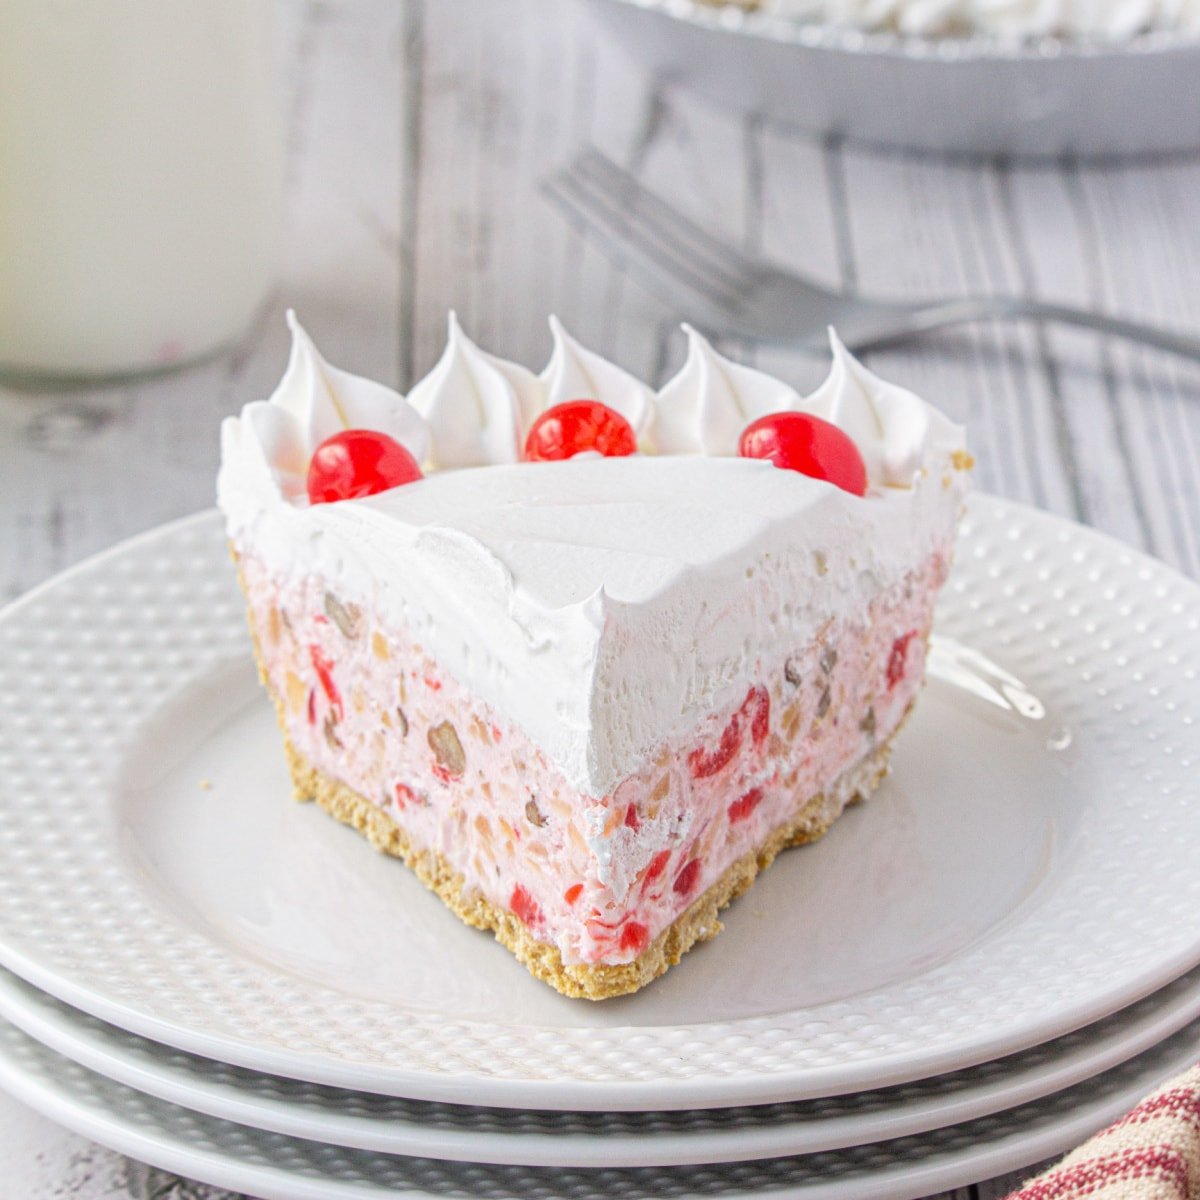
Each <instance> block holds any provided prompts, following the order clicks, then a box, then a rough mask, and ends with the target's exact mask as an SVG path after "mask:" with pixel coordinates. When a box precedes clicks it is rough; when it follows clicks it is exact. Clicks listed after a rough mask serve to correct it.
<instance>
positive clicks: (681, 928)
mask: <svg viewBox="0 0 1200 1200" xmlns="http://www.w3.org/2000/svg"><path fill="white" fill-rule="evenodd" d="M901 724H903V722H901ZM892 736H893V738H894V736H895V734H893V735H892ZM891 742H892V739H891V738H889V739H888V741H886V742H884V743H882V744H880V745H879V746H877V747H876V748H875V749H874V750H873V751H872V752H871V754H869V755H868V756H867V757H866V758H864V759H863V760H861V761H860V762H859V763H857V764H856V765H854V766H852V767H851V768H850V769H849V770H847V771H846V772H844V773H843V774H842V776H841V778H840V779H838V780H837V782H836V783H835V784H834V785H833V787H831V788H830V789H829V791H828V792H826V793H824V794H821V795H818V796H814V797H812V798H811V799H809V800H808V801H806V802H805V803H804V804H803V806H802V807H801V809H800V811H799V813H798V814H797V815H796V816H795V818H794V819H793V820H792V821H790V822H789V823H788V824H787V825H785V826H782V827H780V828H779V829H776V830H775V831H774V832H773V833H772V834H771V836H770V837H769V838H768V839H767V841H766V842H765V843H764V844H763V845H762V846H760V847H759V848H758V849H757V850H752V851H750V852H748V853H747V854H744V855H743V856H742V857H741V858H739V859H738V860H737V861H736V862H734V863H733V864H732V865H731V866H730V867H729V868H728V870H726V871H725V873H724V874H723V875H722V876H721V877H720V878H719V879H718V880H717V881H716V882H715V883H714V884H712V886H711V887H709V888H708V890H707V891H706V892H704V893H703V894H702V895H700V896H699V897H698V898H697V899H696V900H695V901H693V903H692V904H691V905H690V906H689V907H688V908H687V909H686V911H684V912H683V913H682V914H681V915H680V916H679V917H678V918H676V920H675V921H674V922H673V923H672V924H671V925H669V926H668V927H667V928H666V929H664V930H663V932H662V933H660V934H659V935H658V937H657V938H655V939H654V941H653V942H651V943H650V945H649V946H647V947H646V949H645V950H643V951H642V953H641V954H640V955H639V956H638V957H637V958H636V959H634V960H633V961H632V962H629V963H622V964H619V965H615V966H613V965H606V964H602V963H600V964H592V965H589V964H582V963H564V962H563V960H562V957H561V956H560V954H559V952H558V950H557V949H556V948H555V947H554V946H550V945H547V944H546V943H545V942H539V941H538V940H536V939H535V938H533V937H532V936H531V935H530V933H529V931H528V930H527V929H526V927H525V925H524V924H523V923H522V922H521V921H520V920H519V919H518V918H517V917H516V916H515V915H514V914H513V913H511V912H509V911H508V910H507V909H503V908H497V907H496V906H495V905H493V904H490V903H489V902H488V901H487V900H485V899H483V898H482V897H480V896H471V895H468V894H467V892H466V889H465V888H464V880H463V877H462V876H461V875H459V874H458V873H457V872H455V871H454V869H453V868H452V867H451V866H450V864H449V863H447V862H446V860H445V859H444V858H442V856H441V855H440V854H437V853H435V852H432V851H427V850H418V849H416V848H415V847H414V846H413V845H412V844H411V842H410V841H409V839H408V836H407V834H406V833H405V832H404V830H403V829H401V828H400V827H399V826H398V825H397V824H396V823H395V821H393V820H392V818H391V817H390V816H388V814H387V813H386V812H384V811H383V810H382V809H381V808H379V807H378V806H376V805H374V804H372V803H370V801H368V800H365V799H363V797H362V796H360V795H358V793H357V792H355V791H353V790H352V789H350V788H348V787H347V786H346V785H345V784H343V783H340V782H338V781H337V780H336V779H332V778H331V777H329V776H328V775H326V774H324V773H323V772H322V771H319V770H317V769H316V768H315V767H313V766H311V765H310V764H309V763H308V762H307V761H306V760H305V759H304V758H303V757H302V756H301V755H300V754H299V753H297V751H296V750H295V748H294V747H293V746H292V744H291V742H290V741H289V740H288V739H287V738H286V737H285V739H284V745H285V749H286V751H287V759H288V767H289V770H290V771H291V775H292V783H293V786H294V787H295V792H296V799H297V800H301V801H307V800H312V801H315V802H316V803H317V804H318V805H320V807H321V808H323V809H324V810H325V811H326V812H327V813H329V815H330V816H332V817H334V818H336V819H337V820H338V821H341V822H342V823H343V824H345V825H349V826H351V827H352V828H354V829H357V830H358V831H359V833H362V834H364V835H365V836H366V838H367V840H368V841H369V842H370V843H371V845H373V846H374V847H375V848H376V849H377V850H381V851H382V852H383V853H385V854H390V855H392V856H393V857H395V858H399V859H401V860H402V861H403V862H405V863H406V864H407V865H408V866H409V867H410V868H411V869H412V870H413V871H414V872H415V874H416V876H417V878H418V879H419V880H420V881H421V882H422V883H423V884H424V885H425V886H426V887H427V888H429V890H430V891H432V892H434V893H435V894H436V895H437V896H439V897H440V898H441V900H442V901H443V903H445V905H446V906H447V907H448V908H449V909H450V910H451V911H452V912H453V913H455V914H456V915H457V916H458V917H460V918H461V919H462V920H463V921H465V922H466V923H467V924H468V925H472V926H474V927H475V928H477V929H490V930H491V931H492V933H493V934H495V937H496V940H497V941H498V942H499V943H500V944H501V945H502V946H504V947H506V948H507V949H508V950H510V951H511V952H512V953H513V954H514V955H516V957H517V959H518V960H519V961H520V962H522V963H524V965H525V966H526V967H527V968H528V969H529V971H530V972H531V973H532V974H533V975H534V976H535V977H536V978H538V979H540V980H542V981H543V982H545V983H548V984H549V985H550V986H551V987H552V988H554V989H555V990H556V991H558V992H561V993H562V994H563V995H564V996H571V997H575V998H579V999H586V1000H605V999H608V998H610V997H612V996H624V995H628V994H629V993H631V992H636V991H637V990H638V989H639V988H642V987H644V986H645V985H646V984H647V983H649V982H650V981H651V980H653V979H656V978H658V976H659V975H662V974H663V973H664V972H665V971H666V970H667V969H668V968H669V967H672V966H674V965H675V964H676V963H677V962H679V960H680V959H681V958H682V957H683V956H684V954H686V953H687V952H688V951H689V950H690V949H691V948H692V947H693V946H695V945H697V944H698V943H700V942H706V941H708V940H709V939H710V938H713V937H716V935H717V934H718V933H720V932H721V928H722V925H721V922H720V920H719V919H718V913H719V912H720V911H721V909H723V908H725V907H726V906H727V905H728V904H730V903H731V902H732V901H733V900H735V899H736V898H737V897H738V896H740V895H741V894H742V893H743V892H745V891H746V889H747V888H749V886H750V885H751V884H752V883H753V882H754V880H755V877H756V876H757V875H758V873H759V872H760V871H764V870H766V868H767V867H769V866H770V865H771V863H772V862H773V861H774V859H775V856H776V855H777V854H779V853H780V851H782V850H786V849H788V848H789V847H791V846H801V845H804V844H805V843H806V842H812V841H816V839H817V838H819V837H821V836H822V834H824V833H825V832H826V831H827V830H828V829H829V827H830V826H831V825H832V824H833V823H834V821H836V820H837V818H838V817H839V816H840V815H841V813H842V811H843V810H844V809H845V808H846V806H847V805H848V804H849V803H851V802H852V801H854V800H856V799H865V798H866V797H867V796H869V795H870V794H871V792H872V791H874V790H875V788H876V787H877V786H878V784H879V783H880V782H881V780H882V779H883V778H884V776H885V775H886V774H887V771H888V756H889V754H890V751H891Z"/></svg>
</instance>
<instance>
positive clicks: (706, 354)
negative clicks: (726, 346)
mask: <svg viewBox="0 0 1200 1200" xmlns="http://www.w3.org/2000/svg"><path fill="white" fill-rule="evenodd" d="M683 328H684V332H685V333H686V334H687V338H688V350H687V358H686V359H685V361H684V364H683V367H682V369H681V370H680V372H679V374H678V375H676V376H675V378H674V379H672V380H671V381H670V382H669V383H668V384H667V385H666V386H665V387H664V388H663V389H662V391H661V392H659V393H658V398H657V401H656V408H657V412H656V417H655V442H656V444H657V446H658V449H659V451H660V452H661V453H663V454H736V453H737V448H738V438H739V437H740V436H741V433H742V430H743V429H745V428H746V426H747V425H749V424H750V422H751V421H757V420H758V418H759V417H765V416H766V415H767V414H768V413H775V412H785V411H787V410H788V409H797V408H800V407H801V401H800V396H799V394H798V393H797V392H796V391H795V390H794V389H793V388H790V387H788V385H787V384H786V383H784V382H783V381H782V380H779V379H776V378H774V377H773V376H771V375H767V374H765V373H764V372H762V371H756V370H754V369H753V368H752V367H746V366H743V365H742V364H741V363H736V362H733V361H732V360H731V359H728V358H724V357H723V356H722V355H720V354H718V353H717V352H716V350H714V349H713V347H712V345H711V344H710V343H709V342H708V341H707V339H705V338H704V337H703V336H702V335H701V334H699V333H697V332H696V331H695V330H694V329H693V328H692V327H691V326H690V325H685V326H684V327H683Z"/></svg>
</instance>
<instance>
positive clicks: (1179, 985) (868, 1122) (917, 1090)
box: [0, 971, 1200, 1167]
mask: <svg viewBox="0 0 1200 1200" xmlns="http://www.w3.org/2000/svg"><path fill="white" fill-rule="evenodd" d="M0 1017H3V1018H4V1019H5V1020H8V1021H11V1022H12V1023H13V1024H14V1025H16V1026H17V1027H18V1028H19V1029H21V1030H22V1031H23V1032H24V1033H27V1034H29V1035H30V1036H31V1037H33V1038H35V1039H36V1040H37V1041H39V1042H41V1043H42V1044H43V1045H46V1046H48V1047H49V1048H50V1049H52V1050H55V1051H57V1052H58V1053H60V1054H63V1055H65V1056H66V1057H67V1058H69V1059H71V1060H72V1061H74V1062H77V1063H79V1064H80V1065H81V1066H84V1067H87V1068H88V1069H89V1070H93V1071H96V1072H97V1073H99V1074H101V1075H104V1076H106V1077H107V1078H109V1079H113V1080H116V1081H117V1082H118V1083H124V1084H128V1085H129V1086H130V1087H132V1088H135V1089H136V1090H138V1091H141V1092H146V1093H148V1094H149V1095H151V1096H155V1097H157V1098H158V1099H160V1100H167V1101H170V1102H171V1103H174V1104H178V1105H181V1106H182V1107H184V1108H189V1109H192V1110H193V1111H195V1112H201V1113H206V1114H207V1115H209V1116H213V1117H221V1118H223V1119H225V1120H229V1121H235V1122H237V1123H238V1124H240V1125H249V1126H252V1127H253V1128H255V1129H265V1130H270V1131H271V1132H273V1133H283V1134H288V1135H290V1136H292V1137H299V1138H305V1139H308V1140H310V1141H318V1142H326V1143H330V1144H332V1145H337V1146H348V1147H351V1148H354V1149H360V1150H374V1151H379V1152H382V1153H386V1154H408V1155H417V1156H421V1157H425V1158H440V1159H449V1160H453V1161H457V1162H482V1163H508V1164H514V1165H520V1166H543V1167H546V1166H562V1167H655V1166H671V1165H692V1164H696V1163H732V1162H743V1161H746V1160H750V1159H761V1158H774V1157H779V1156H781V1155H791V1154H812V1153H816V1152H819V1151H825V1150H836V1149H841V1148H843V1147H846V1146H858V1145H865V1144H867V1143H869V1142H877V1141H885V1140H887V1139H889V1138H898V1137H908V1136H911V1135H913V1134H918V1133H926V1132H928V1131H929V1130H931V1129H941V1128H943V1127H945V1126H946V1125H950V1124H955V1123H961V1122H963V1121H967V1120H973V1119H976V1118H978V1117H981V1116H986V1115H988V1114H989V1113H994V1112H1001V1111H1002V1110H1004V1109H1008V1108H1014V1107H1016V1106H1017V1105H1019V1104H1026V1103H1028V1102H1029V1101H1031V1100H1036V1099H1040V1098H1041V1097H1043V1096H1048V1095H1050V1094H1051V1093H1052V1092H1056V1091H1060V1090H1061V1089H1063V1088H1066V1087H1070V1086H1072V1085H1074V1084H1076V1083H1079V1082H1080V1081H1081V1080H1084V1079H1089V1078H1091V1077H1092V1076H1094V1075H1097V1074H1099V1073H1100V1072H1102V1071H1106V1070H1108V1069H1109V1068H1111V1067H1113V1066H1115V1065H1117V1064H1118V1063H1122V1062H1125V1061H1127V1060H1128V1059H1130V1058H1133V1057H1134V1056H1135V1055H1137V1054H1140V1053H1141V1052H1142V1051H1144V1050H1147V1049H1148V1048H1150V1047H1151V1046H1154V1045H1157V1044H1158V1043H1159V1042H1161V1041H1163V1040H1164V1039H1166V1038H1167V1037H1169V1036H1170V1035H1172V1034H1174V1033H1176V1032H1177V1031H1178V1030H1179V1029H1181V1028H1183V1027H1184V1026H1185V1025H1187V1024H1188V1023H1189V1022H1193V1024H1192V1026H1191V1030H1190V1032H1189V1034H1188V1037H1189V1038H1190V1039H1191V1040H1192V1041H1193V1042H1195V1043H1197V1044H1200V1020H1196V1018H1197V1017H1200V971H1192V972H1191V973H1189V974H1188V975H1185V976H1183V977H1182V978H1181V979H1177V980H1176V981H1175V982H1174V983H1171V984H1168V985H1167V986H1166V987H1165V988H1164V989H1163V990H1162V991H1160V992H1156V993H1155V994H1154V995H1153V996H1148V997H1147V998H1146V999H1145V1000H1142V1001H1140V1002H1139V1003H1137V1004H1134V1005H1132V1006H1131V1007H1129V1008H1127V1009H1123V1010H1122V1011H1121V1012H1119V1013H1115V1014H1114V1015H1113V1016H1111V1017H1108V1018H1107V1019H1106V1020H1103V1021H1099V1022H1097V1023H1096V1024H1094V1025H1089V1026H1087V1027H1086V1028H1084V1029H1080V1030H1076V1032H1075V1033H1070V1034H1067V1035H1066V1036H1064V1037H1062V1038H1059V1039H1056V1040H1055V1041H1052V1042H1048V1043H1046V1044H1045V1045H1044V1046H1038V1047H1035V1048H1034V1049H1032V1050H1026V1051H1024V1052H1023V1053H1021V1054H1017V1055H1013V1056H1011V1057H1009V1058H1005V1059H999V1060H997V1061H995V1062H991V1063H985V1064H983V1065H982V1066H979V1067H971V1068H968V1069H967V1070H965V1071H959V1072H956V1073H955V1074H952V1075H938V1076H935V1077H933V1078H932V1079H927V1080H920V1081H918V1082H914V1083H909V1084H904V1085H902V1086H900V1087H896V1088H887V1089H884V1090H882V1091H875V1092H857V1093H854V1094H852V1095H849V1096H844V1097H830V1098H826V1099H819V1100H808V1101H800V1102H798V1103H793V1104H764V1105H755V1106H753V1107H748V1108H710V1109H703V1110H700V1111H687V1110H679V1111H674V1112H647V1113H571V1112H539V1111H537V1110H533V1109H530V1110H524V1111H519V1110H510V1109H503V1108H471V1107H468V1106H465V1105H450V1104H431V1103H427V1102H425V1101H421V1100H402V1099H397V1098H392V1097H388V1096H372V1095H369V1094H368V1093H366V1092H347V1091H343V1090H341V1089H340V1088H326V1087H322V1086H321V1085H319V1084H312V1083H303V1082H300V1081H298V1080H288V1079H281V1078H279V1077H278V1076H274V1075H261V1074H259V1073H258V1072H256V1071H246V1070H243V1069H241V1068H239V1067H231V1066H226V1065H225V1064H223V1063H217V1062H213V1061H212V1060H211V1059H206V1058H196V1057H194V1056H192V1055H188V1054H184V1053H183V1052H182V1051H180V1050H171V1049H169V1048H168V1047H165V1046H160V1045H159V1044H158V1043H157V1042H151V1041H147V1040H146V1039H145V1038H139V1037H138V1036H137V1035H136V1034H132V1033H126V1032H125V1031H124V1030H120V1029H117V1028H116V1026H114V1025H108V1024H106V1023H105V1022H103V1021H99V1020H97V1019H96V1018H95V1017H89V1016H87V1015H86V1014H84V1013H81V1012H78V1011H77V1010H76V1009H73V1008H71V1007H70V1006H69V1005H66V1004H63V1003H62V1001H60V1000H55V999H54V998H53V997H51V996H48V995H47V994H46V993H45V992H40V991H38V990H37V989H36V988H33V987H31V986H30V985H29V984H27V983H23V982H22V981H21V980H19V979H17V978H16V976H14V975H11V974H9V973H8V972H6V971H2V972H0Z"/></svg>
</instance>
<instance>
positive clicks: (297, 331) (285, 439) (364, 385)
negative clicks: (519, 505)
mask: <svg viewBox="0 0 1200 1200" xmlns="http://www.w3.org/2000/svg"><path fill="white" fill-rule="evenodd" d="M287 323H288V328H289V329H290V330H291V331H292V350H291V354H290V356H289V358H288V364H287V369H286V370H285V371H284V373H283V378H282V379H281V380H280V381H279V385H278V387H276V389H275V391H274V393H273V394H272V395H271V398H270V399H269V400H258V401H254V402H253V403H251V404H247V405H246V407H245V408H243V409H242V415H241V420H240V421H238V420H235V419H233V418H231V419H230V420H228V421H226V422H225V424H224V425H223V426H222V431H221V433H222V460H224V459H226V458H227V457H229V456H230V455H233V456H234V457H240V458H241V459H242V460H243V461H244V463H245V467H246V471H247V472H248V473H249V475H250V477H252V478H254V479H256V480H257V481H258V483H259V484H261V485H262V486H266V487H268V490H269V489H270V487H271V486H272V485H273V486H274V488H275V490H277V492H278V493H279V494H281V495H283V496H286V497H287V498H289V499H295V498H298V497H302V496H304V494H305V479H306V477H307V475H308V463H309V459H310V458H311V457H312V452H313V451H314V450H315V449H316V448H317V447H318V446H319V445H320V444H321V443H322V442H323V441H324V440H325V439H326V438H329V437H332V436H333V435H334V434H335V433H340V432H341V431H342V430H344V429H376V430H379V431H380V432H381V433H386V434H388V435H389V436H390V437H393V438H395V439H396V441H398V442H399V443H400V444H401V445H402V446H403V447H404V448H405V449H406V450H407V451H408V452H409V453H410V454H412V456H413V457H414V458H415V459H416V460H417V461H418V462H421V461H423V460H424V459H425V457H426V455H427V454H428V450H429V430H428V427H427V426H426V424H425V422H424V421H423V420H422V419H421V417H420V415H419V414H418V413H417V412H416V411H415V410H414V409H413V408H412V407H411V406H410V405H409V404H408V403H407V402H406V401H405V399H404V397H403V396H401V395H400V393H399V392H395V391H393V390H392V389H391V388H389V387H385V386H384V385H383V384H382V383H376V382H375V381H374V380H371V379H364V378H362V376H360V375H352V374H350V372H349V371H342V370H339V369H338V368H337V367H332V366H330V365H329V363H327V362H326V361H325V359H324V358H322V357H321V354H320V352H319V351H318V350H317V348H316V346H314V345H313V342H312V339H311V338H310V337H309V336H308V334H307V333H306V332H305V331H304V328H303V327H302V326H301V324H300V322H299V321H298V320H297V319H296V314H295V313H294V312H292V311H291V309H289V310H288V314H287ZM231 442H236V443H238V445H237V446H233V445H231V444H230V443H231ZM243 443H244V445H243Z"/></svg>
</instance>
